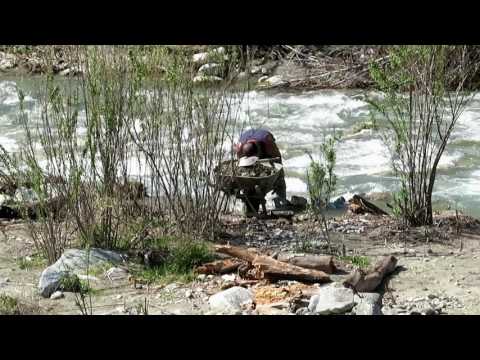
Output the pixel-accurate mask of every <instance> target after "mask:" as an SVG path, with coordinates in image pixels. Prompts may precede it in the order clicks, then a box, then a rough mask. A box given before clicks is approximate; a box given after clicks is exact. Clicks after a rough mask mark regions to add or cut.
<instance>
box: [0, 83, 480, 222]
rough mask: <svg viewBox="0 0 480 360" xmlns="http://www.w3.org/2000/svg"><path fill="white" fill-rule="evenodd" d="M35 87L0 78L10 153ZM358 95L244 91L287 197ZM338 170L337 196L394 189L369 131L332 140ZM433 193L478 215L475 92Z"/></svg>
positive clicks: (351, 122) (355, 108)
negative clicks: (278, 161)
mask: <svg viewBox="0 0 480 360" xmlns="http://www.w3.org/2000/svg"><path fill="white" fill-rule="evenodd" d="M37 85H38V79H36V78H32V77H25V78H20V77H3V78H0V144H2V145H3V146H4V147H5V148H6V149H7V150H9V151H15V150H16V149H18V146H19V141H20V139H21V138H22V136H23V135H22V129H21V127H20V126H19V125H18V123H17V120H16V118H17V114H18V103H19V101H18V96H17V91H16V87H17V86H18V87H19V88H21V89H22V90H23V91H24V92H25V93H26V94H27V97H26V99H25V100H26V108H27V111H28V113H29V115H30V116H31V117H32V118H35V117H39V116H40V108H39V106H38V102H37V98H38V97H37V96H36V95H35V94H36V91H39V90H38V86H37ZM37 94H38V93H37ZM361 95H362V91H361V90H350V91H333V90H319V91H305V92H294V93H292V92H256V91H252V92H250V93H248V95H247V96H246V99H245V101H244V103H243V113H242V117H243V119H244V120H245V121H247V123H248V124H249V125H250V126H254V127H257V126H261V127H265V128H267V129H269V130H271V131H272V133H273V134H274V136H275V138H276V141H277V144H278V146H279V148H280V150H281V152H282V154H283V157H284V166H285V170H286V183H287V192H288V194H289V195H306V191H307V187H306V183H305V175H306V168H307V167H308V164H309V157H308V155H307V154H306V151H310V152H311V153H312V154H314V155H315V154H318V153H319V145H320V144H321V142H322V140H323V138H324V136H325V135H328V134H331V133H332V132H333V131H334V130H335V131H337V132H338V131H342V132H344V133H351V130H352V129H353V127H354V126H355V124H358V123H359V122H363V121H366V120H369V119H370V115H369V109H368V104H367V103H366V102H364V101H363V100H362V96H361ZM336 174H337V175H338V178H339V182H338V191H337V193H336V196H340V195H343V196H345V197H346V198H348V197H349V196H351V195H352V194H354V193H366V194H369V193H377V192H390V191H393V190H395V189H396V188H397V186H398V182H397V181H396V179H395V178H394V177H393V176H392V173H391V171H390V166H389V156H388V153H387V150H386V148H385V146H384V145H383V142H382V140H381V138H380V136H379V134H378V133H375V132H373V131H371V130H363V131H362V132H360V133H357V134H355V135H352V136H346V137H343V138H342V140H341V141H340V142H339V143H338V144H337V168H336ZM433 195H434V200H435V201H436V206H437V207H442V208H444V207H447V206H450V207H451V208H453V209H455V208H458V209H460V210H462V211H464V212H465V213H466V214H469V215H472V216H475V217H478V218H480V94H478V95H476V96H475V97H474V99H473V101H472V102H471V103H470V104H469V106H468V108H467V109H466V110H465V111H464V113H463V114H462V116H461V117H460V119H459V121H458V124H457V127H456V129H455V131H454V133H453V134H452V139H451V143H450V144H449V146H448V147H447V149H446V152H445V153H444V156H443V158H442V160H441V162H440V166H439V171H438V175H437V181H436V183H435V189H434V194H433Z"/></svg>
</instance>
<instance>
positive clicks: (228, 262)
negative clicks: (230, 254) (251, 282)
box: [196, 258, 245, 275]
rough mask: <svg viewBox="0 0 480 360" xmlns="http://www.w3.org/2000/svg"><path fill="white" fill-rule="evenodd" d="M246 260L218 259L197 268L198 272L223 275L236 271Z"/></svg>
mask: <svg viewBox="0 0 480 360" xmlns="http://www.w3.org/2000/svg"><path fill="white" fill-rule="evenodd" d="M244 263H245V262H244V261H242V260H238V259H232V258H230V259H224V260H217V261H213V262H210V263H206V264H203V265H201V266H199V267H197V268H196V272H198V273H200V274H205V275H210V274H211V275H222V274H228V273H231V272H234V271H236V270H237V269H238V268H239V267H240V265H242V264H244Z"/></svg>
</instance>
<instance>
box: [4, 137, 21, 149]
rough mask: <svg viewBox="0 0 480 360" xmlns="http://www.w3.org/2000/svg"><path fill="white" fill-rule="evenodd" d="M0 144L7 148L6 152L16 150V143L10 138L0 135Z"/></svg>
mask: <svg viewBox="0 0 480 360" xmlns="http://www.w3.org/2000/svg"><path fill="white" fill-rule="evenodd" d="M0 144H1V145H2V146H3V147H4V148H5V150H7V151H8V152H12V151H16V150H18V144H17V142H16V141H15V140H14V139H12V138H8V137H5V136H0Z"/></svg>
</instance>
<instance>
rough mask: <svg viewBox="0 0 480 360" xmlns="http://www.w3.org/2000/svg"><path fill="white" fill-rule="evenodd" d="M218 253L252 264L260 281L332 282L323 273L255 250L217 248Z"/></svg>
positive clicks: (234, 247) (227, 247) (229, 247)
mask: <svg viewBox="0 0 480 360" xmlns="http://www.w3.org/2000/svg"><path fill="white" fill-rule="evenodd" d="M216 251H217V252H220V253H223V254H228V255H230V256H233V257H236V258H238V259H242V260H245V261H247V262H249V263H250V264H252V266H253V268H254V273H255V277H256V278H257V279H259V280H260V279H267V280H269V281H278V280H296V281H302V282H309V283H324V282H330V277H329V276H328V275H327V274H326V273H324V272H323V271H319V270H313V269H305V268H302V267H299V266H296V265H292V264H289V263H286V262H282V261H278V260H275V259H273V258H271V257H269V256H265V255H261V254H259V253H258V252H257V251H255V250H247V249H243V248H240V247H236V246H217V247H216Z"/></svg>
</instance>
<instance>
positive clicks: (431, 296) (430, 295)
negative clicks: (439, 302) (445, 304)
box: [428, 294, 438, 300]
mask: <svg viewBox="0 0 480 360" xmlns="http://www.w3.org/2000/svg"><path fill="white" fill-rule="evenodd" d="M428 298H429V299H431V300H432V299H436V298H438V296H437V295H435V294H428Z"/></svg>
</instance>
